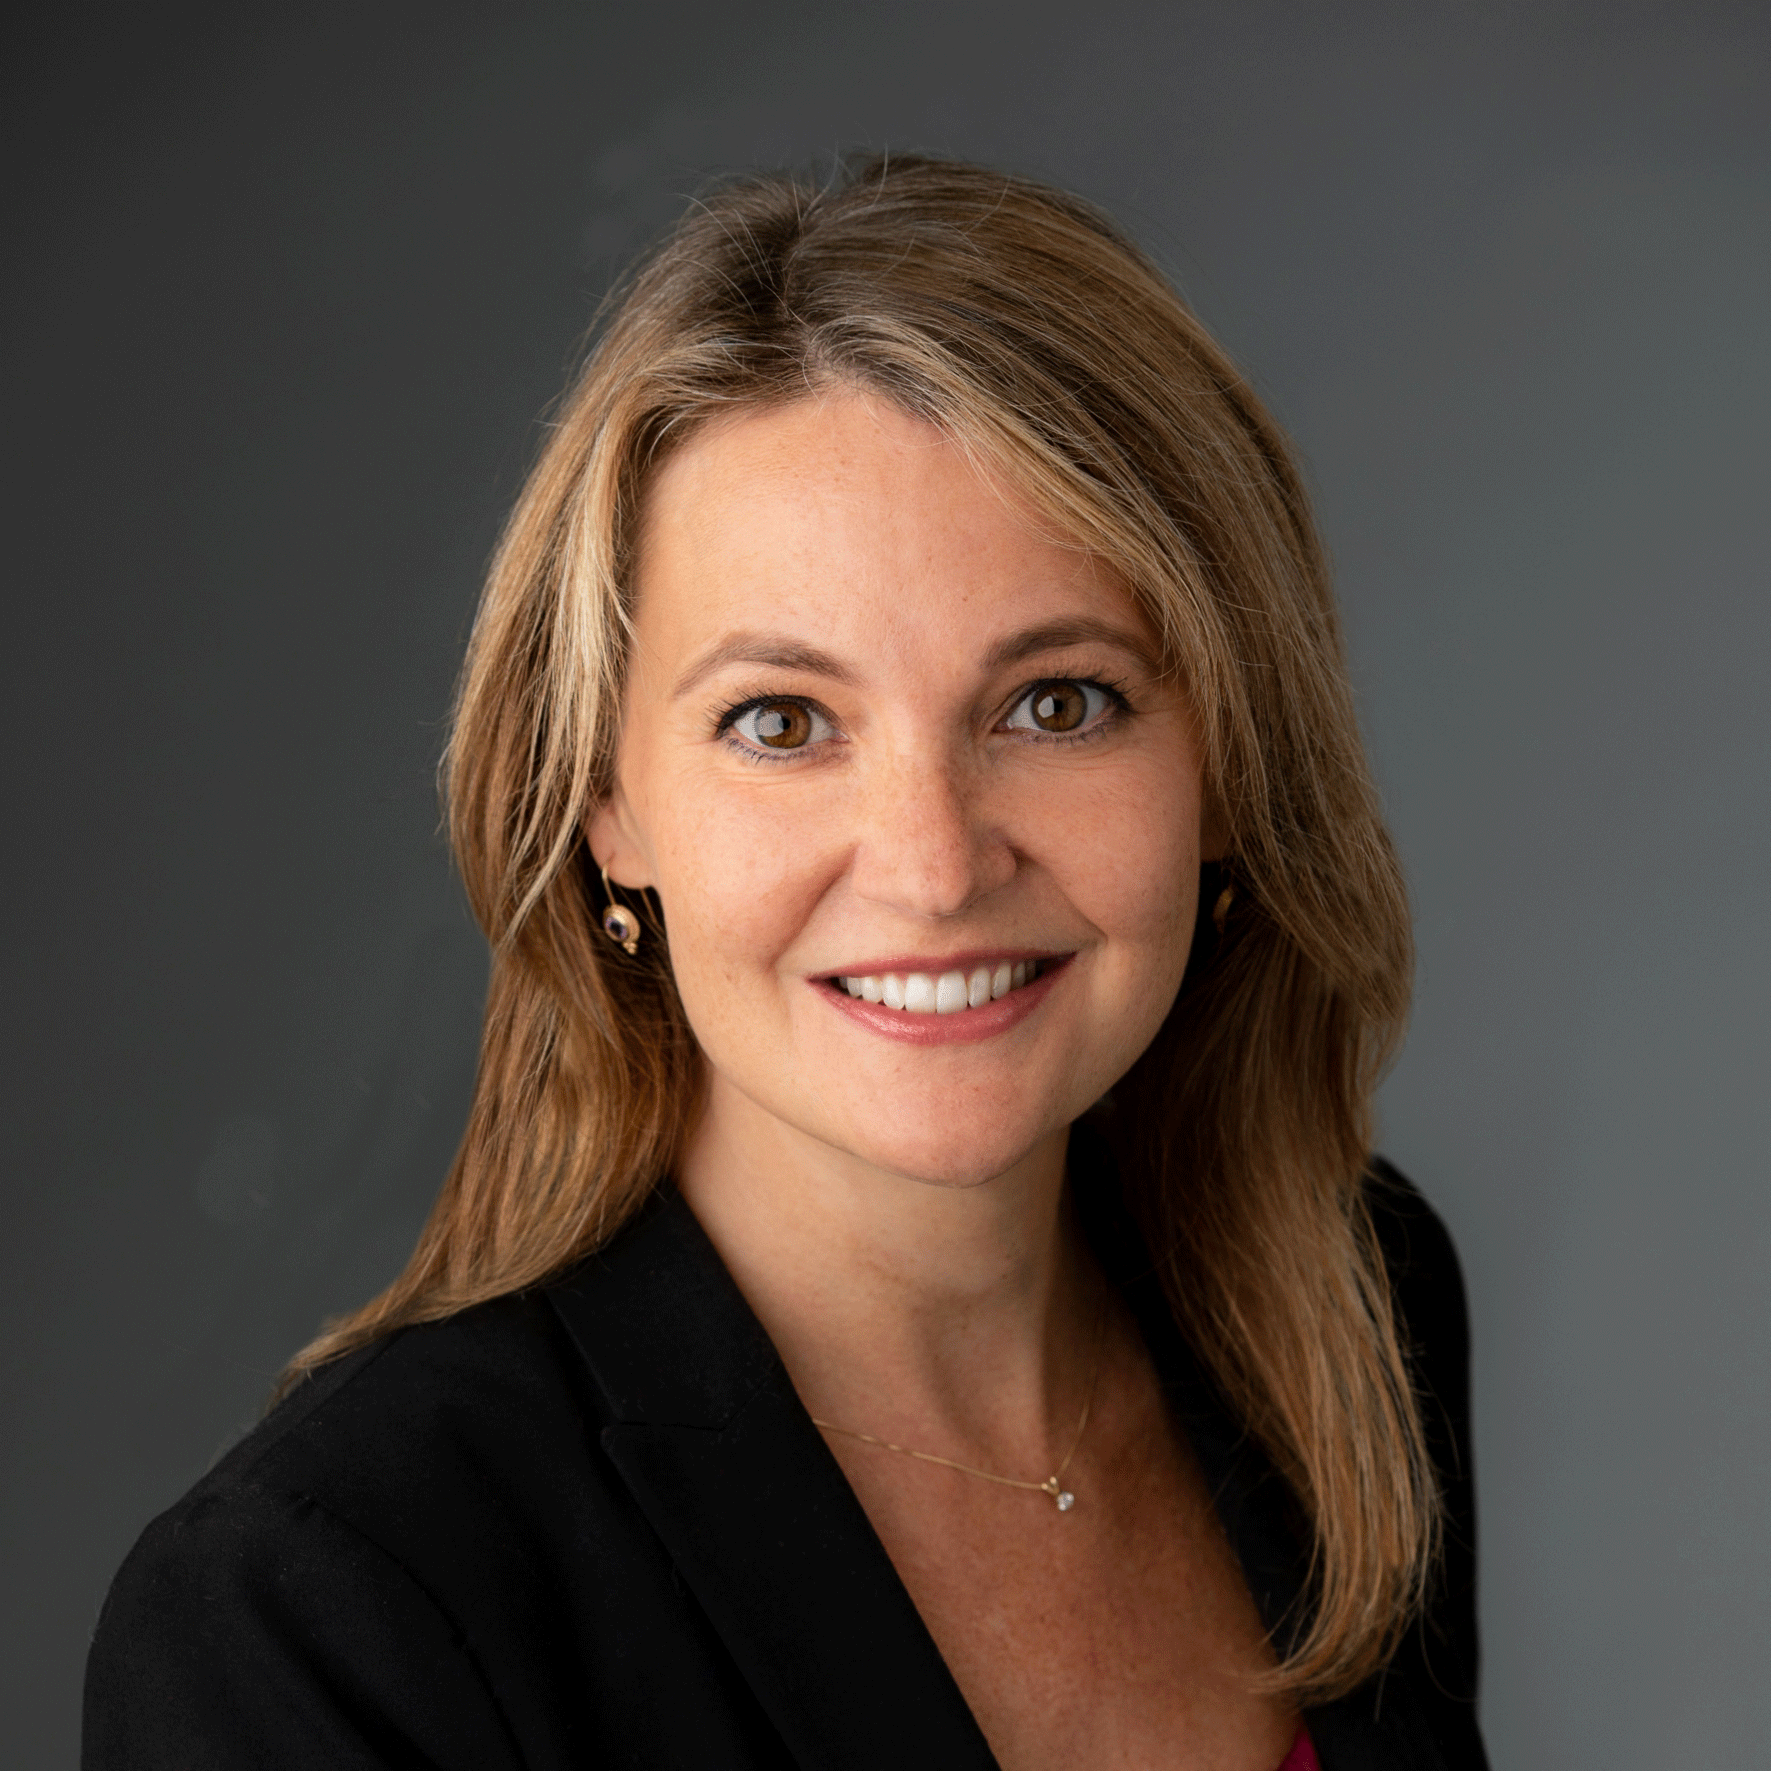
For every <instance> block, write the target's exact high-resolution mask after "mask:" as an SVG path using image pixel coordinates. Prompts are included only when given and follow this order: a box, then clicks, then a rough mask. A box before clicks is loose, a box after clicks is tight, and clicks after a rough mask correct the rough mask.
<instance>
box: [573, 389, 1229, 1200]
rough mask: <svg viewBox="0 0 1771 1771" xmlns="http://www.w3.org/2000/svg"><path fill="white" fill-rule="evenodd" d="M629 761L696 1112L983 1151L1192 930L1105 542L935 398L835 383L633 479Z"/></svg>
mask: <svg viewBox="0 0 1771 1771" xmlns="http://www.w3.org/2000/svg"><path fill="white" fill-rule="evenodd" d="M636 589H637V605H636V628H635V635H634V649H633V657H632V661H631V668H630V675H629V682H628V690H627V702H626V706H625V709H624V717H623V726H622V736H621V749H620V756H619V763H618V770H617V785H616V788H615V791H614V793H613V795H612V797H611V799H610V800H609V802H608V803H607V804H606V805H605V806H604V807H603V808H602V809H601V811H600V812H599V813H598V815H597V817H596V819H595V821H594V824H593V827H592V831H591V838H592V847H593V850H594V852H595V853H596V855H597V856H598V857H599V859H604V860H606V861H607V863H608V865H609V871H610V873H611V875H612V876H613V878H614V879H615V880H616V881H617V882H619V883H620V884H622V885H624V886H629V887H639V886H652V887H655V888H656V890H657V892H658V895H659V897H660V900H661V901H662V904H663V907H664V916H665V921H666V924H667V926H668V928H669V932H670V952H671V959H672V963H673V965H674V968H675V972H676V980H677V984H678V986H679V988H680V990H681V992H682V999H683V1004H684V1006H685V1008H686V1009H687V1012H688V1017H689V1022H690V1024H691V1026H692V1027H693V1028H694V1031H695V1035H696V1038H697V1039H698V1040H699V1042H700V1044H701V1048H702V1050H703V1052H704V1053H705V1055H706V1059H707V1062H708V1065H709V1066H710V1071H711V1075H710V1094H709V1104H708V1111H709V1113H710V1115H712V1116H715V1118H717V1117H718V1116H719V1115H721V1114H722V1113H724V1114H726V1115H727V1116H728V1118H732V1117H735V1118H736V1120H739V1121H745V1120H748V1122H750V1123H752V1124H754V1123H756V1119H755V1116H756V1114H757V1113H758V1112H759V1111H760V1113H761V1114H762V1115H764V1116H766V1119H765V1123H769V1125H770V1131H771V1134H773V1133H775V1132H783V1133H786V1134H787V1135H788V1136H790V1137H792V1138H804V1139H808V1140H812V1141H813V1143H814V1144H815V1145H820V1146H824V1147H826V1148H828V1149H832V1150H835V1151H838V1152H842V1153H846V1154H847V1155H848V1156H851V1157H854V1158H859V1159H861V1160H862V1161H864V1162H866V1163H867V1164H869V1165H871V1166H874V1167H877V1168H882V1169H885V1170H888V1171H891V1172H895V1173H898V1174H901V1175H906V1176H910V1177H913V1178H915V1179H918V1180H923V1181H928V1182H934V1183H940V1184H947V1185H962V1186H963V1185H972V1184H975V1183H978V1182H981V1181H986V1180H989V1179H990V1178H992V1177H993V1176H996V1175H999V1174H1002V1173H1004V1172H1006V1171H1007V1170H1008V1169H1009V1168H1011V1167H1012V1166H1013V1165H1014V1164H1015V1163H1016V1162H1018V1161H1019V1160H1020V1159H1021V1158H1023V1157H1024V1156H1027V1155H1028V1154H1029V1153H1030V1152H1031V1151H1033V1150H1034V1149H1035V1147H1036V1146H1038V1145H1040V1144H1041V1143H1042V1141H1044V1140H1046V1139H1048V1138H1049V1137H1050V1136H1051V1135H1052V1134H1054V1133H1056V1132H1058V1131H1060V1130H1061V1129H1062V1128H1063V1127H1064V1126H1067V1125H1068V1124H1069V1123H1070V1122H1071V1121H1072V1120H1073V1119H1075V1118H1076V1116H1077V1115H1078V1114H1079V1113H1081V1112H1082V1111H1084V1110H1085V1109H1086V1108H1087V1107H1088V1106H1089V1104H1090V1103H1091V1102H1093V1101H1094V1100H1096V1099H1097V1098H1098V1097H1099V1096H1100V1095H1101V1094H1103V1093H1104V1092H1105V1091H1106V1090H1107V1089H1108V1088H1109V1087H1111V1086H1112V1084H1113V1082H1114V1081H1115V1080H1116V1079H1117V1078H1118V1077H1120V1076H1121V1075H1123V1074H1124V1072H1125V1071H1126V1069H1127V1068H1128V1067H1129V1066H1130V1065H1131V1063H1132V1061H1133V1060H1134V1059H1135V1058H1136V1057H1137V1055H1138V1054H1139V1053H1140V1052H1141V1051H1142V1050H1143V1048H1144V1047H1145V1045H1147V1044H1148V1043H1149V1041H1150V1039H1151V1037H1152V1036H1153V1035H1154V1034H1155V1032H1156V1029H1157V1028H1158V1026H1159V1025H1160V1024H1161V1022H1162V1019H1163V1016H1164V1015H1165V1014H1166V1013H1167V1011H1168V1008H1169V1005H1170V1003H1171V1002H1172V1001H1173V999H1174V995H1175V991H1176V989H1177V987H1178V986H1179V983H1180V979H1181V973H1182V970H1183V968H1184V966H1185V964H1186V958H1187V950H1188V946H1189V942H1190V940H1191V936H1192V930H1193V917H1194V905H1195V896H1196V891H1197V881H1198V870H1199V864H1200V861H1201V859H1202V854H1203V849H1204V846H1205V845H1204V844H1203V842H1202V823H1203V812H1204V806H1203V795H1202V788H1201V777H1200V765H1199V757H1198V745H1197V739H1196V735H1195V728H1194V722H1193V720H1192V717H1191V715H1190V712H1189V709H1188V706H1187V703H1186V698H1185V695H1184V693H1183V691H1182V690H1181V688H1180V686H1179V685H1178V684H1176V683H1175V682H1174V681H1173V680H1172V679H1165V678H1164V677H1163V676H1162V674H1161V672H1160V669H1159V667H1158V663H1157V658H1156V648H1155V645H1154V643H1153V638H1152V635H1151V633H1150V631H1149V629H1148V626H1147V624H1146V623H1145V621H1144V620H1143V619H1142V617H1141V616H1140V615H1139V613H1138V612H1137V610H1136V609H1135V608H1134V606H1133V603H1132V601H1131V599H1130V597H1129V596H1128V595H1127V594H1126V592H1125V590H1124V589H1123V587H1122V586H1121V585H1120V584H1119V583H1118V582H1116V581H1115V579H1114V578H1113V577H1112V575H1111V574H1109V573H1108V572H1106V571H1105V570H1104V569H1102V568H1101V567H1100V566H1098V565H1096V564H1094V563H1092V562H1091V561H1090V560H1089V559H1088V558H1087V557H1086V556H1085V555H1084V554H1082V553H1081V552H1079V551H1077V550H1075V549H1073V548H1069V547H1065V546H1062V545H1059V544H1057V543H1055V542H1053V541H1052V540H1051V539H1049V538H1047V536H1046V535H1045V534H1044V533H1042V532H1041V529H1040V527H1039V525H1038V524H1037V523H1036V522H1035V521H1034V519H1033V518H1032V517H1031V515H1030V514H1029V513H1028V511H1027V510H1026V508H1025V507H1024V506H1023V505H1022V504H1021V503H1020V502H1019V501H1018V500H1017V498H1016V497H1015V496H1014V495H1013V494H1012V493H1011V492H1010V491H1009V490H1008V489H1007V487H1006V485H1003V484H1000V483H996V482H993V481H992V480H990V479H988V478H986V477H984V476H983V475H981V474H980V473H979V472H978V471H977V470H976V469H974V468H973V467H972V466H970V465H968V463H967V461H966V459H965V457H964V456H963V454H962V453H961V452H960V450H959V449H957V448H956V447H955V446H954V445H953V444H952V443H950V442H949V441H947V440H946V439H945V438H944V437H943V435H942V434H941V433H940V432H938V431H937V430H935V429H933V428H932V427H930V426H929V425H927V424H925V423H923V422H921V421H919V420H916V419H913V418H910V417H908V416H906V415H905V414H904V413H903V412H901V411H900V410H899V409H897V408H896V407H894V406H892V405H890V404H888V403H886V402H883V401H880V400H876V399H873V398H869V397H866V396H864V395H860V394H851V393H833V394H829V395H824V396H818V397H808V398H807V399H804V400H802V401H799V402H797V403H795V404H792V405H789V406H785V407H777V408H774V409H770V410H766V411H760V412H755V413H751V414H747V415H745V416H742V417H740V418H737V419H735V420H730V421H726V422H723V423H721V424H719V425H717V426H714V427H712V428H709V429H707V430H704V431H702V432H700V433H699V434H698V435H697V436H696V437H695V438H694V439H692V440H691V441H690V442H689V443H688V444H687V445H685V446H684V447H683V448H682V449H681V450H679V451H678V452H677V453H676V454H674V455H673V456H671V457H670V458H669V459H668V460H667V462H666V463H665V465H664V466H663V467H662V468H661V470H660V471H659V472H658V474H657V476H656V478H655V480H654V481H653V483H652V485H651V486H650V488H649V490H648V494H647V504H646V510H645V522H644V528H643V533H642V536H641V542H640V549H639V561H638V578H637V584H636Z"/></svg>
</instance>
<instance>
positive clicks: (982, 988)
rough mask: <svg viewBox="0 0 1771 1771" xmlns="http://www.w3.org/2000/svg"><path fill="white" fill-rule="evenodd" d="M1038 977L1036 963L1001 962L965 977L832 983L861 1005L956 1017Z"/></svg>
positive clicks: (924, 975)
mask: <svg viewBox="0 0 1771 1771" xmlns="http://www.w3.org/2000/svg"><path fill="white" fill-rule="evenodd" d="M1038 976H1039V962H1038V961H1037V960H1033V959H1023V960H1021V961H1019V962H1011V961H1009V960H1006V959H1005V960H1004V961H1003V962H1002V963H1001V964H1000V965H999V966H997V967H996V968H995V969H994V970H992V969H991V968H990V967H989V966H987V965H981V966H978V967H976V968H974V970H973V971H972V973H971V975H970V976H969V977H968V976H967V975H966V973H964V972H958V971H954V972H942V973H941V974H940V976H939V977H935V976H932V975H931V974H930V973H928V972H911V973H909V974H908V975H903V974H900V973H898V972H881V973H878V974H869V975H867V976H865V977H841V976H839V977H837V978H835V979H833V980H832V982H834V983H835V984H837V985H838V986H839V987H840V988H842V989H844V990H846V991H847V992H848V993H849V995H850V996H858V997H860V998H861V1000H862V1001H864V1002H879V1003H883V1004H884V1005H885V1006H886V1007H887V1008H895V1009H902V1010H904V1011H905V1012H906V1013H908V1014H912V1015H956V1014H958V1013H959V1012H960V1010H961V1009H967V1008H982V1007H983V1006H984V1004H985V1003H987V1002H991V1001H994V1000H996V999H997V998H999V997H1003V996H1007V995H1008V993H1009V992H1010V991H1011V990H1019V989H1021V988H1022V986H1023V985H1026V984H1030V983H1032V982H1033V980H1034V979H1035V978H1037V977H1038Z"/></svg>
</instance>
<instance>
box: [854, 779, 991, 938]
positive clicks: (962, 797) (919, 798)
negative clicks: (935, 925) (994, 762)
mask: <svg viewBox="0 0 1771 1771" xmlns="http://www.w3.org/2000/svg"><path fill="white" fill-rule="evenodd" d="M984 785H985V783H984V782H983V781H982V780H980V778H979V775H978V772H977V771H976V770H975V769H973V768H968V767H967V765H966V763H965V762H964V761H963V760H961V759H957V758H953V757H937V756H935V755H932V754H930V752H929V751H927V750H922V749H918V750H917V751H915V752H913V753H908V754H899V755H896V756H893V757H890V758H889V759H888V758H881V759H880V760H879V761H878V762H877V763H876V765H875V766H874V768H873V769H871V770H870V771H869V773H868V778H867V780H866V782H865V784H864V785H863V786H862V787H861V789H860V792H859V795H858V802H857V804H856V806H855V811H856V815H857V821H858V828H857V831H856V844H855V852H854V861H853V866H852V871H851V883H852V885H853V887H854V890H855V892H856V893H857V894H858V895H859V896H860V897H862V898H865V899H867V900H868V901H869V902H870V903H875V904H878V905H880V906H882V907H884V908H887V909H891V910H895V911H897V912H899V913H901V914H903V915H906V916H912V917H925V918H926V917H949V916H957V915H959V914H960V912H961V911H964V910H967V909H969V908H971V906H972V905H974V904H976V903H977V902H978V901H979V900H980V899H981V898H985V897H987V896H989V894H990V893H991V892H994V891H996V890H997V889H999V888H1000V887H1002V886H1004V885H1006V884H1007V883H1008V882H1009V880H1011V879H1012V878H1013V877H1014V873H1015V865H1016V863H1015V851H1014V848H1013V846H1012V844H1011V843H1010V841H1009V838H1008V834H1007V832H1006V831H1004V830H1003V829H1001V828H1000V827H999V824H998V822H997V821H996V820H995V819H994V818H992V816H991V810H990V807H989V805H988V804H987V795H986V794H985V792H984Z"/></svg>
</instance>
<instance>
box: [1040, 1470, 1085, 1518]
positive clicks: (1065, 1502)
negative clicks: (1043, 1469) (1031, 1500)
mask: <svg viewBox="0 0 1771 1771" xmlns="http://www.w3.org/2000/svg"><path fill="white" fill-rule="evenodd" d="M1039 1486H1040V1487H1041V1488H1043V1489H1044V1490H1045V1492H1046V1493H1047V1494H1049V1495H1050V1496H1051V1497H1052V1499H1053V1501H1055V1502H1056V1503H1057V1508H1058V1511H1059V1512H1060V1513H1067V1512H1069V1510H1070V1509H1071V1508H1072V1507H1073V1506H1075V1505H1076V1496H1075V1495H1073V1494H1072V1493H1071V1492H1070V1490H1069V1489H1068V1488H1066V1487H1065V1486H1064V1485H1063V1483H1061V1482H1060V1481H1059V1480H1058V1479H1057V1477H1056V1476H1047V1477H1046V1479H1045V1480H1044V1481H1043V1482H1041V1483H1040V1485H1039Z"/></svg>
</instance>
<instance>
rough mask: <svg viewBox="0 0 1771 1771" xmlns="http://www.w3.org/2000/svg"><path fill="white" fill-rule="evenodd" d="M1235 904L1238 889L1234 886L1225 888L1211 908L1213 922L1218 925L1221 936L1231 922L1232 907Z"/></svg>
mask: <svg viewBox="0 0 1771 1771" xmlns="http://www.w3.org/2000/svg"><path fill="white" fill-rule="evenodd" d="M1235 902H1236V888H1235V887H1234V886H1225V887H1224V889H1223V890H1222V891H1221V892H1219V893H1218V901H1217V902H1216V903H1215V904H1214V905H1212V907H1211V920H1212V921H1213V922H1214V923H1215V924H1216V925H1217V931H1218V933H1219V934H1220V935H1221V934H1223V932H1224V924H1225V922H1227V921H1228V920H1229V916H1230V906H1231V905H1232V904H1233V903H1235Z"/></svg>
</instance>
